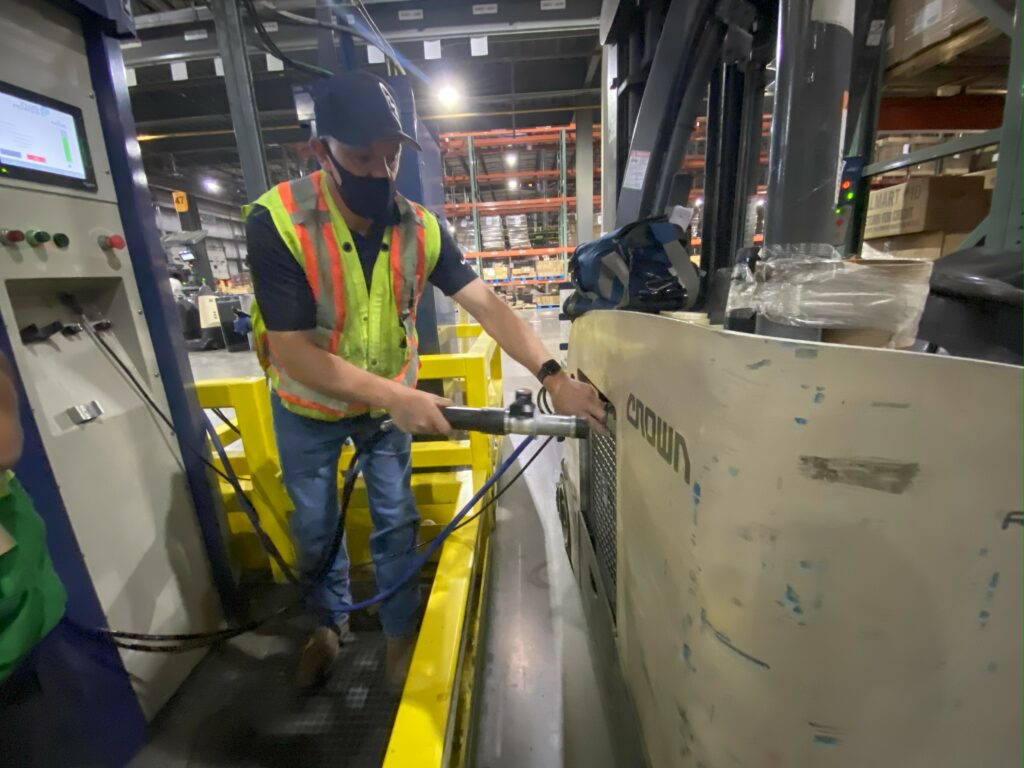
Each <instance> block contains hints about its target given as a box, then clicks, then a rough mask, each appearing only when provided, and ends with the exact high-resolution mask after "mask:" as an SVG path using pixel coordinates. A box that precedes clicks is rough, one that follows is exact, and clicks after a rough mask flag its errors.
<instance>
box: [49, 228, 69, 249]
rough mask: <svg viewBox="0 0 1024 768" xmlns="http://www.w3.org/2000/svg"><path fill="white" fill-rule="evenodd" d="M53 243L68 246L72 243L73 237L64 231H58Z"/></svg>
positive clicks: (61, 246) (58, 245)
mask: <svg viewBox="0 0 1024 768" xmlns="http://www.w3.org/2000/svg"><path fill="white" fill-rule="evenodd" d="M53 244H54V245H56V246H57V247H58V248H67V247H68V246H69V245H70V244H71V239H70V238H69V237H68V236H67V235H65V234H64V233H63V232H57V233H55V234H54V236H53Z"/></svg>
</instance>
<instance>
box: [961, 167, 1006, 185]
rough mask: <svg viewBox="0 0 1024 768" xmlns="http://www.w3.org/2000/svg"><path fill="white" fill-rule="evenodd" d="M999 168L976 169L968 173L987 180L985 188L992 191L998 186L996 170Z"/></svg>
mask: <svg viewBox="0 0 1024 768" xmlns="http://www.w3.org/2000/svg"><path fill="white" fill-rule="evenodd" d="M998 170H999V169H998V168H989V169H988V170H986V171H974V172H973V173H968V174H967V175H968V176H970V177H972V178H978V179H981V180H982V181H983V182H985V189H986V190H989V191H991V190H993V189H995V188H996V171H998Z"/></svg>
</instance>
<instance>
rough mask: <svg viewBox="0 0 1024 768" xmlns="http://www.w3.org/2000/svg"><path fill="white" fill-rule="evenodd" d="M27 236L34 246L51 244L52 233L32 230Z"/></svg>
mask: <svg viewBox="0 0 1024 768" xmlns="http://www.w3.org/2000/svg"><path fill="white" fill-rule="evenodd" d="M26 236H27V237H28V241H29V242H30V243H32V245H42V244H43V243H48V242H50V233H49V232H44V231H43V230H41V229H30V230H29V231H28V232H27V233H26Z"/></svg>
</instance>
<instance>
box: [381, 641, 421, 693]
mask: <svg viewBox="0 0 1024 768" xmlns="http://www.w3.org/2000/svg"><path fill="white" fill-rule="evenodd" d="M387 641H388V652H387V665H386V667H385V669H386V672H385V674H386V678H387V684H388V688H389V689H390V690H391V692H392V693H393V694H395V695H396V696H397V695H399V694H400V693H401V692H402V687H403V686H404V685H405V678H406V675H408V674H409V664H410V662H411V661H412V651H413V648H415V647H416V635H405V636H403V637H389V638H388V639H387Z"/></svg>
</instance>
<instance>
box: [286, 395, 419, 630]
mask: <svg viewBox="0 0 1024 768" xmlns="http://www.w3.org/2000/svg"><path fill="white" fill-rule="evenodd" d="M271 408H272V411H273V414H274V433H275V435H276V437H277V450H278V453H279V454H280V458H281V472H282V475H283V477H284V485H285V488H286V489H287V491H288V496H289V497H290V498H291V500H292V503H293V504H294V505H295V511H294V512H293V513H292V517H291V521H290V524H291V530H292V537H293V539H294V541H295V549H296V551H297V554H298V561H299V569H300V571H301V572H302V573H303V575H304V576H307V577H309V578H315V576H316V574H317V571H318V570H319V569H320V568H321V567H322V565H323V561H324V558H325V557H326V556H327V551H328V549H329V548H330V546H331V543H332V542H333V540H334V535H335V531H336V530H337V526H338V511H339V510H338V458H339V456H340V455H341V448H342V446H343V445H344V444H345V441H346V440H348V439H351V440H352V441H353V442H354V443H355V445H356V448H362V447H363V446H365V445H367V444H368V443H369V442H370V438H371V437H373V436H374V435H375V434H376V433H377V431H378V429H379V427H380V424H381V422H382V421H383V418H374V417H371V416H369V415H365V416H355V417H353V418H350V419H342V420H341V421H334V422H330V421H319V420H317V419H307V418H306V417H304V416H299V415H298V414H295V413H292V412H291V411H289V410H287V409H286V408H285V407H284V406H283V405H282V404H281V400H280V398H279V397H278V396H277V395H276V394H274V395H271ZM411 445H412V438H411V437H410V436H409V435H407V434H406V433H404V432H402V431H400V430H398V429H391V430H389V431H388V432H387V433H386V434H385V436H384V437H383V438H381V439H379V440H377V441H376V443H374V444H373V447H372V448H371V449H370V453H369V455H368V458H367V460H366V462H365V463H364V465H363V477H364V479H365V480H366V490H367V495H368V496H369V501H370V519H371V520H372V522H373V533H372V534H371V536H370V555H371V556H372V558H373V561H374V566H375V571H376V579H377V588H378V589H379V590H384V589H388V588H389V587H390V586H391V585H392V584H394V583H396V582H397V581H398V580H399V578H400V577H401V576H402V575H403V574H404V573H405V572H406V571H407V570H408V568H409V566H410V563H411V562H412V560H413V559H414V557H415V551H416V543H417V540H418V536H419V527H420V515H419V510H417V509H416V500H415V499H414V498H413V495H412V489H411V488H410V486H409V481H410V477H411V475H412V459H411ZM351 602H352V592H351V590H350V587H349V560H348V552H347V551H346V544H345V541H344V540H343V541H342V546H341V549H340V550H339V551H338V556H337V557H336V558H335V560H334V563H333V564H332V566H331V568H330V570H329V571H328V573H327V574H326V576H325V578H324V580H323V581H322V582H321V583H320V584H319V585H318V586H317V587H316V589H315V591H314V593H313V595H312V599H311V601H310V606H309V607H310V610H311V611H314V612H315V613H316V614H317V616H319V617H320V621H321V623H322V624H323V625H324V626H331V625H341V624H344V623H345V622H346V621H347V620H348V614H347V613H345V612H344V611H343V610H342V609H343V606H345V605H347V604H350V603H351ZM419 602H420V593H419V579H418V578H413V579H410V580H409V582H408V583H407V584H405V586H403V587H402V588H401V589H399V590H398V591H397V592H396V593H395V594H394V595H392V596H391V598H390V599H388V600H387V601H385V602H384V604H383V605H382V606H381V608H380V619H381V624H382V625H383V627H384V634H385V635H387V636H388V637H402V636H404V635H410V634H412V633H413V632H414V631H415V630H416V611H417V609H418V608H419Z"/></svg>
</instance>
